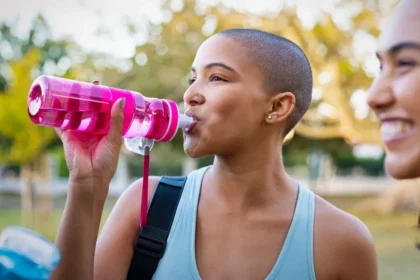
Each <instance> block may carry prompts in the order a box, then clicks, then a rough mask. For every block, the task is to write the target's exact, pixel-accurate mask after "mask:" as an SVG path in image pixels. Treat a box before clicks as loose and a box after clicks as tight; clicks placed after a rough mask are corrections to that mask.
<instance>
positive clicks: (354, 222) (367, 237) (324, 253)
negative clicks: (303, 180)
mask: <svg viewBox="0 0 420 280" xmlns="http://www.w3.org/2000/svg"><path fill="white" fill-rule="evenodd" d="M314 238H315V245H314V253H315V263H317V258H318V260H319V259H322V260H323V261H329V262H330V263H334V266H333V268H332V269H333V270H336V271H335V273H336V274H337V276H338V277H337V278H336V279H366V280H367V279H369V280H373V279H377V262H376V251H375V246H374V242H373V238H372V235H371V233H370V231H369V229H368V227H367V226H366V225H365V224H364V223H363V222H362V221H361V220H360V219H359V218H357V217H355V216H353V215H351V214H349V213H347V212H345V211H343V210H341V209H339V208H337V207H335V206H334V205H332V204H331V203H329V202H328V201H326V200H324V199H323V198H321V197H319V196H316V199H315V224H314ZM326 257H329V258H331V259H330V260H326V259H325V258H326ZM318 263H319V262H318ZM321 279H324V278H321Z"/></svg>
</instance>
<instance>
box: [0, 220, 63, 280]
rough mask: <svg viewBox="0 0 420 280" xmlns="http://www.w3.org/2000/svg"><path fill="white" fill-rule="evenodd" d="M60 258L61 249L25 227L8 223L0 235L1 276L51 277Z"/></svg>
mask: <svg viewBox="0 0 420 280" xmlns="http://www.w3.org/2000/svg"><path fill="white" fill-rule="evenodd" d="M59 261H60V254H59V252H58V249H57V248H56V247H55V246H54V244H53V243H51V242H50V241H49V240H48V239H46V238H45V237H43V236H42V235H40V234H38V233H36V232H34V231H31V230H29V229H27V228H24V227H18V226H10V227H6V228H5V229H4V230H3V232H2V233H1V235H0V279H2V280H47V279H49V277H50V275H51V273H52V272H53V271H54V269H55V267H56V266H57V264H58V263H59Z"/></svg>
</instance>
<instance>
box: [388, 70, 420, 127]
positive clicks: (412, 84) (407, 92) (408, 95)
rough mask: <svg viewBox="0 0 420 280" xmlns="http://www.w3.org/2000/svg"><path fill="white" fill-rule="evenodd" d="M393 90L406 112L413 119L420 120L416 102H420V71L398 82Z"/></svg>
mask: <svg viewBox="0 0 420 280" xmlns="http://www.w3.org/2000/svg"><path fill="white" fill-rule="evenodd" d="M393 90H394V93H395V95H396V96H397V98H398V102H399V103H400V105H401V106H403V108H404V109H405V110H406V112H407V113H409V114H410V116H411V117H412V118H414V119H417V120H420V111H419V110H418V105H417V102H416V101H418V100H420V69H419V70H416V71H413V72H411V73H410V74H407V75H405V76H404V77H401V78H399V79H398V80H396V81H395V82H394V86H393Z"/></svg>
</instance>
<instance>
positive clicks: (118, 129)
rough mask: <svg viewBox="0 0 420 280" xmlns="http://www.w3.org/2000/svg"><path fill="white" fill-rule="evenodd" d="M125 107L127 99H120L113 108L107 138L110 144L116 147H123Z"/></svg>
mask: <svg viewBox="0 0 420 280" xmlns="http://www.w3.org/2000/svg"><path fill="white" fill-rule="evenodd" d="M124 106H125V98H120V99H118V100H117V102H115V103H114V105H113V106H112V108H111V120H110V128H109V132H108V134H107V136H106V137H107V139H108V141H109V142H111V143H113V144H116V145H121V142H122V129H123V121H124Z"/></svg>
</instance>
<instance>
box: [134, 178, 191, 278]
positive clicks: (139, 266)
mask: <svg viewBox="0 0 420 280" xmlns="http://www.w3.org/2000/svg"><path fill="white" fill-rule="evenodd" d="M186 181H187V177H162V178H161V179H160V181H159V184H158V185H157V187H156V191H155V194H154V196H153V199H152V202H151V204H150V207H149V211H148V213H147V225H146V227H143V228H141V229H140V232H139V235H138V236H137V240H136V243H135V245H134V255H133V258H132V259H131V264H130V268H129V270H128V274H127V280H145V279H147V280H150V279H152V276H153V274H154V273H155V271H156V269H157V266H158V264H159V261H160V259H161V258H162V256H163V253H164V251H165V247H166V240H167V238H168V235H169V232H170V230H171V226H172V221H173V219H174V217H175V213H176V209H177V207H178V202H179V199H180V198H181V194H182V190H183V188H184V185H185V182H186Z"/></svg>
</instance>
